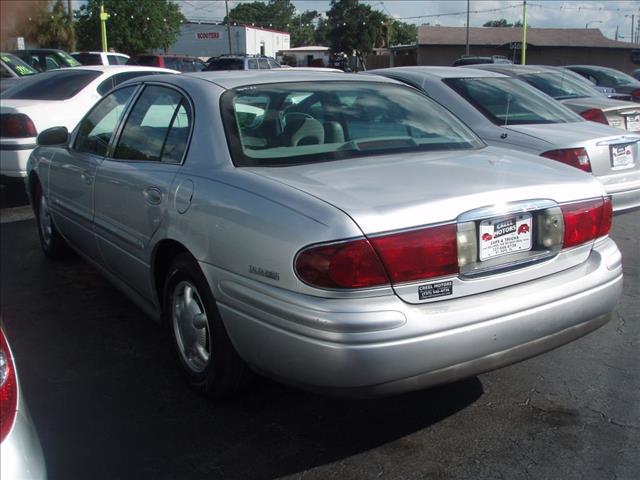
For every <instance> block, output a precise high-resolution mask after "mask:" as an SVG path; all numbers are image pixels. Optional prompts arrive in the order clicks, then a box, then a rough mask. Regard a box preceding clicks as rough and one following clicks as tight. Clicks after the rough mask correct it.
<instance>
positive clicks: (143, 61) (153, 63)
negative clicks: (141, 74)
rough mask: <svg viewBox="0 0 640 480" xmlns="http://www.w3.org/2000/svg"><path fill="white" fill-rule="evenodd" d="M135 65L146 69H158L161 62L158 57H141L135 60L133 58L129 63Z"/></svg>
mask: <svg viewBox="0 0 640 480" xmlns="http://www.w3.org/2000/svg"><path fill="white" fill-rule="evenodd" d="M127 63H130V64H134V65H142V66H144V67H157V66H158V65H159V63H160V62H158V57H157V56H156V55H140V56H137V57H135V58H132V59H131V60H130V61H129V62H127Z"/></svg>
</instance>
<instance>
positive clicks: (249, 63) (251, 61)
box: [247, 58, 258, 70]
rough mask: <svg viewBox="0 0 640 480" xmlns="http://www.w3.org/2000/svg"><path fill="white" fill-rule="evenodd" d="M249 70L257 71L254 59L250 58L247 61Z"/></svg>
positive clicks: (256, 62) (256, 63)
mask: <svg viewBox="0 0 640 480" xmlns="http://www.w3.org/2000/svg"><path fill="white" fill-rule="evenodd" d="M247 63H248V66H249V70H257V69H258V61H257V60H256V59H255V58H250V59H249V60H248V61H247Z"/></svg>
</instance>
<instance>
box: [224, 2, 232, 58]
mask: <svg viewBox="0 0 640 480" xmlns="http://www.w3.org/2000/svg"><path fill="white" fill-rule="evenodd" d="M224 6H225V8H226V9H227V37H229V55H233V52H232V51H231V19H230V18H229V0H224Z"/></svg>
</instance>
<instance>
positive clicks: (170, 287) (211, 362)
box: [163, 253, 252, 398]
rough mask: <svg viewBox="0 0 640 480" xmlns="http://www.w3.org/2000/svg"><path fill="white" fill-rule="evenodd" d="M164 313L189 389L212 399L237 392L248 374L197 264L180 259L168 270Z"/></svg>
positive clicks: (192, 259) (180, 256)
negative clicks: (190, 387) (191, 388)
mask: <svg viewBox="0 0 640 480" xmlns="http://www.w3.org/2000/svg"><path fill="white" fill-rule="evenodd" d="M163 300H164V305H163V312H164V316H165V319H166V320H167V323H168V326H169V329H170V332H171V336H172V338H173V343H174V345H175V349H176V353H177V356H178V360H179V362H180V365H181V366H182V370H183V372H184V374H185V376H186V378H187V381H188V382H189V384H190V385H191V386H192V387H193V388H195V389H197V390H199V391H201V392H203V393H205V394H206V395H208V396H210V397H213V398H223V397H228V396H231V395H233V394H235V393H238V392H239V391H241V390H242V389H243V388H245V387H246V386H247V385H248V384H249V383H250V379H251V376H252V375H251V372H250V370H249V369H248V367H247V366H246V364H245V363H244V362H243V361H242V359H241V358H240V357H239V355H238V353H237V352H236V351H235V349H234V348H233V345H232V344H231V340H230V339H229V336H228V335H227V332H226V330H225V328H224V325H223V323H222V319H221V318H220V314H219V312H218V309H217V307H216V303H215V300H214V298H213V294H212V293H211V289H210V288H209V284H208V283H207V280H206V278H205V276H204V274H203V273H202V271H201V270H200V267H199V265H198V263H197V262H196V261H195V259H194V258H193V257H192V256H191V255H189V254H187V253H184V254H181V255H179V256H178V257H177V258H176V259H175V260H174V262H173V263H172V265H171V268H170V269H169V274H168V276H167V279H166V282H165V288H164V295H163Z"/></svg>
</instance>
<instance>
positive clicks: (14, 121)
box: [0, 113, 38, 138]
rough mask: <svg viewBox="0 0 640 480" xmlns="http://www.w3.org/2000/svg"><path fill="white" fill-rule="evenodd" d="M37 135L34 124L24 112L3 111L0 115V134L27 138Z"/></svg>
mask: <svg viewBox="0 0 640 480" xmlns="http://www.w3.org/2000/svg"><path fill="white" fill-rule="evenodd" d="M37 135H38V132H37V131H36V126H35V125H34V124H33V121H31V119H30V118H29V117H28V116H27V115H25V114H24V113H3V114H2V115H0V136H2V137H6V138H29V137H35V136H37Z"/></svg>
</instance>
